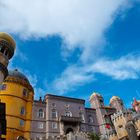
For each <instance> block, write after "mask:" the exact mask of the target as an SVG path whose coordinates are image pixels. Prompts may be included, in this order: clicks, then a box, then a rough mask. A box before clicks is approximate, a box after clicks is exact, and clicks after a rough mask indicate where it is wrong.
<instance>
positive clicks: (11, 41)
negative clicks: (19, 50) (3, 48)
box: [0, 32, 16, 50]
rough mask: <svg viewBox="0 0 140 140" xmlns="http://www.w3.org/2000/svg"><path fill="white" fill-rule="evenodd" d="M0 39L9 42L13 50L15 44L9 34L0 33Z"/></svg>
mask: <svg viewBox="0 0 140 140" xmlns="http://www.w3.org/2000/svg"><path fill="white" fill-rule="evenodd" d="M0 39H4V40H6V41H7V42H9V43H10V44H11V47H13V49H14V50H15V47H16V43H15V41H14V39H13V38H12V37H11V36H10V35H9V34H7V33H4V32H0Z"/></svg>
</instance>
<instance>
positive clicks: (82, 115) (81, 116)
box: [79, 112, 85, 122]
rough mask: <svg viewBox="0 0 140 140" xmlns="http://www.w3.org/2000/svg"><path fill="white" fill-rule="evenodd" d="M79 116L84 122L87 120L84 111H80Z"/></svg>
mask: <svg viewBox="0 0 140 140" xmlns="http://www.w3.org/2000/svg"><path fill="white" fill-rule="evenodd" d="M79 117H80V118H81V121H82V122H84V121H85V117H84V113H82V112H80V113H79Z"/></svg>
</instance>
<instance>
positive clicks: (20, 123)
mask: <svg viewBox="0 0 140 140" xmlns="http://www.w3.org/2000/svg"><path fill="white" fill-rule="evenodd" d="M33 97H34V91H33V88H32V86H31V85H30V83H29V81H28V79H27V78H26V76H24V75H23V74H22V73H20V72H19V71H18V70H14V71H9V75H8V76H7V78H6V79H5V81H4V82H3V83H2V85H1V91H0V100H1V101H2V102H4V103H6V119H7V135H6V140H16V139H17V138H18V137H24V138H25V139H27V140H29V139H30V129H31V126H30V125H31V119H32V114H31V113H32V103H33Z"/></svg>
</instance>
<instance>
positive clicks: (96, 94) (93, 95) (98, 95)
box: [90, 92, 102, 100]
mask: <svg viewBox="0 0 140 140" xmlns="http://www.w3.org/2000/svg"><path fill="white" fill-rule="evenodd" d="M95 96H97V97H101V98H102V96H101V95H100V94H99V93H96V92H93V94H92V95H91V96H90V100H91V99H92V98H93V97H95Z"/></svg>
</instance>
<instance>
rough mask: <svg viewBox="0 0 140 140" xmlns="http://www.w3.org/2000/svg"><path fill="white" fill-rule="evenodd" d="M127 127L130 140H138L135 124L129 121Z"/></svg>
mask: <svg viewBox="0 0 140 140" xmlns="http://www.w3.org/2000/svg"><path fill="white" fill-rule="evenodd" d="M125 128H126V130H127V132H128V137H129V140H138V137H137V132H136V129H135V126H134V124H133V122H132V121H129V122H128V123H127V124H126V126H125Z"/></svg>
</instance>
